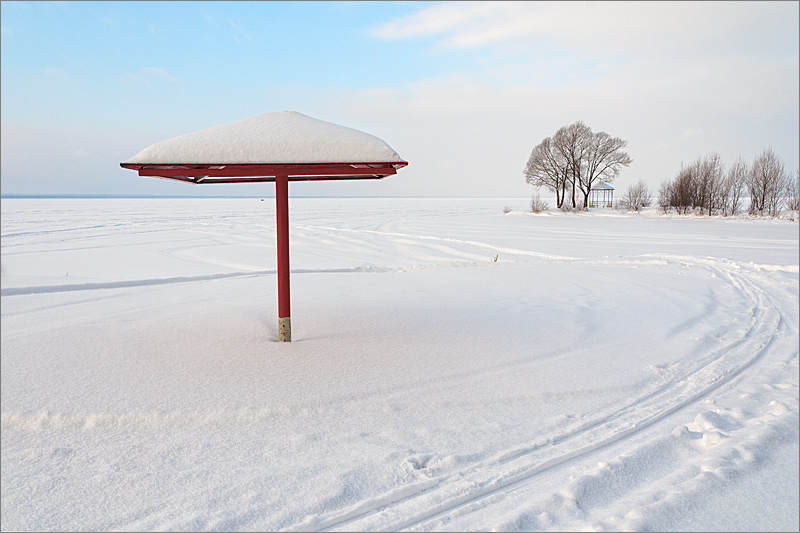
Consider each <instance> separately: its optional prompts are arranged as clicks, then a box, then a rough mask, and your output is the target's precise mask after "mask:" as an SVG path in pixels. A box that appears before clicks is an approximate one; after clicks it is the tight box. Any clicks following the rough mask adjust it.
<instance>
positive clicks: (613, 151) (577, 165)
mask: <svg viewBox="0 0 800 533" xmlns="http://www.w3.org/2000/svg"><path fill="white" fill-rule="evenodd" d="M627 145H628V141H626V140H624V139H620V138H619V137H612V136H611V135H609V134H608V133H606V132H604V131H601V132H597V133H594V132H592V129H591V128H590V127H589V126H587V125H586V124H584V123H583V122H580V121H578V122H575V123H574V124H571V125H569V126H564V127H562V128H559V130H558V131H557V132H556V133H555V135H553V136H552V137H546V138H545V139H543V140H542V142H541V143H539V144H538V145H536V146H535V147H534V149H533V150H532V151H531V155H530V157H529V158H528V164H527V165H526V166H525V170H524V171H523V173H524V174H525V181H527V182H528V183H530V184H531V185H533V186H534V187H545V188H546V189H549V190H551V191H553V192H555V193H556V207H557V208H559V209H561V208H565V207H568V205H569V204H567V205H565V203H566V202H569V203H570V204H571V206H572V209H577V208H579V201H578V194H580V195H582V196H583V198H582V200H583V202H582V204H583V205H581V206H580V207H582V208H584V207H585V208H588V207H591V205H590V202H589V196H590V195H591V194H592V189H593V187H594V185H595V184H596V183H597V182H599V181H603V182H605V183H607V184H608V183H612V182H613V181H614V179H615V178H616V177H617V175H618V174H619V172H620V170H621V167H627V166H628V165H630V164H631V162H632V161H633V160H632V159H631V158H630V156H629V155H628V154H627V153H626V152H624V151H623V149H624V148H625V147H626V146H627ZM568 197H569V199H568Z"/></svg>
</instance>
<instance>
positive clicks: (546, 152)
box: [523, 137, 569, 208]
mask: <svg viewBox="0 0 800 533" xmlns="http://www.w3.org/2000/svg"><path fill="white" fill-rule="evenodd" d="M523 173H524V174H525V181H526V182H527V183H530V184H531V185H533V186H534V187H544V188H546V189H548V190H551V191H554V192H555V193H556V206H557V207H559V208H560V207H561V205H562V203H563V202H564V195H565V193H566V186H567V182H568V180H569V162H568V161H567V160H566V159H565V158H564V156H563V154H562V151H561V150H560V149H558V148H557V147H556V146H555V143H554V142H553V139H552V138H551V137H545V139H544V140H542V142H541V143H539V144H538V145H536V147H534V149H533V150H532V151H531V155H530V157H529V158H528V164H527V165H525V170H524V171H523Z"/></svg>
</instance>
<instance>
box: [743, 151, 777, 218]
mask: <svg viewBox="0 0 800 533" xmlns="http://www.w3.org/2000/svg"><path fill="white" fill-rule="evenodd" d="M747 189H748V191H749V192H750V210H749V212H750V214H759V215H763V214H765V213H766V214H768V215H770V216H778V214H779V213H780V210H781V202H782V200H783V198H782V197H783V193H784V191H785V190H786V171H785V167H784V163H783V161H781V159H780V158H779V157H778V156H777V154H775V152H774V151H773V150H772V148H771V147H770V148H766V149H765V150H764V151H763V152H761V154H759V155H758V156H757V157H756V158H755V160H754V161H753V166H751V167H750V172H749V174H748V177H747Z"/></svg>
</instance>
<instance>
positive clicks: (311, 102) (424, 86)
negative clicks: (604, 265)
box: [0, 1, 800, 197]
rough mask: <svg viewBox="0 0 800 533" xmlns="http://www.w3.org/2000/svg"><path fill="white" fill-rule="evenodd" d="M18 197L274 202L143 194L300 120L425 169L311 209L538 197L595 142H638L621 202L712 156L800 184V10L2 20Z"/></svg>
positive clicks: (641, 6) (330, 191) (9, 141)
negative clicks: (556, 149)
mask: <svg viewBox="0 0 800 533" xmlns="http://www.w3.org/2000/svg"><path fill="white" fill-rule="evenodd" d="M0 9H1V10H2V13H1V14H0V15H1V16H0V22H1V23H2V47H1V51H0V53H1V54H2V57H1V62H0V69H2V70H1V78H0V90H1V91H2V98H1V99H0V114H1V115H2V137H1V139H2V168H1V169H0V170H1V171H2V181H0V187H2V194H3V195H8V194H144V195H148V194H155V195H161V194H165V195H172V194H174V195H193V194H204V195H207V194H213V195H247V194H255V195H259V194H269V190H268V188H269V187H271V185H262V186H254V185H246V186H236V185H214V186H207V187H192V186H189V185H186V184H181V183H172V182H168V181H164V180H154V179H144V178H141V179H140V178H135V174H134V173H133V172H130V171H126V170H123V169H120V168H119V166H118V164H119V162H120V161H122V160H124V159H127V158H129V157H131V156H132V155H134V154H135V153H137V152H138V151H139V150H141V149H142V148H144V147H145V146H147V145H149V144H151V143H154V142H157V141H160V140H163V139H166V138H169V137H172V136H175V135H180V134H182V133H187V132H190V131H195V130H197V129H202V128H207V127H211V126H215V125H219V124H223V123H227V122H232V121H235V120H240V119H244V118H248V117H251V116H254V115H258V114H261V113H267V112H271V111H282V110H296V111H300V112H301V113H305V114H307V115H310V116H313V117H316V118H319V119H322V120H328V121H331V122H335V123H338V124H342V125H345V126H350V127H354V128H357V129H361V130H363V131H366V132H368V133H371V134H373V135H377V136H378V137H381V138H382V139H384V140H385V141H387V142H388V143H389V144H390V145H391V146H392V147H393V148H395V150H397V151H398V153H400V155H401V156H403V157H404V158H405V159H407V160H408V161H409V162H410V165H409V167H407V168H406V169H403V170H402V171H400V173H399V174H398V176H395V177H392V178H388V179H386V180H383V181H380V182H370V183H364V182H359V183H336V184H295V185H293V186H292V187H293V189H294V190H293V191H292V192H293V194H297V195H343V196H346V195H401V196H402V195H407V196H428V195H430V196H499V197H502V196H515V197H519V196H526V195H529V194H530V192H531V191H530V188H529V186H527V185H525V183H524V178H523V176H522V168H523V167H524V165H525V162H526V161H527V158H528V155H529V154H530V150H531V149H532V148H533V146H535V145H536V144H538V143H539V142H540V141H541V140H542V139H543V138H544V137H546V136H549V135H552V134H553V133H554V132H555V131H556V130H557V129H558V128H559V127H560V126H563V125H567V124H570V123H572V122H574V121H576V120H583V121H584V122H586V123H587V124H588V125H589V126H591V127H592V128H593V129H594V130H595V131H600V130H603V131H607V132H609V133H610V134H612V135H615V136H620V137H623V138H625V139H627V140H628V141H629V146H628V151H629V153H630V155H631V156H632V158H633V160H634V162H633V164H632V165H631V166H630V167H629V168H627V169H625V170H623V172H622V174H621V175H620V178H619V179H618V181H617V184H616V185H617V187H618V188H621V187H624V186H625V185H626V184H628V183H633V182H635V181H637V180H639V179H644V180H645V181H646V182H647V183H648V184H650V185H651V186H653V187H656V186H657V185H658V184H659V183H660V182H661V181H662V180H664V179H668V178H672V177H673V176H674V175H675V173H677V171H678V169H679V168H680V165H681V163H682V162H689V161H691V160H693V159H694V158H696V157H698V156H700V155H705V154H707V153H709V152H711V151H716V152H719V153H720V154H721V155H722V158H723V161H724V162H726V163H732V162H733V160H734V159H735V158H737V157H740V156H741V157H743V158H745V159H746V160H752V159H753V157H755V155H757V153H759V152H760V151H761V150H763V149H764V148H766V147H767V146H772V147H773V148H774V149H775V151H776V152H777V153H778V154H779V156H781V157H782V158H783V159H784V160H785V161H786V164H787V168H788V169H789V170H794V169H796V168H798V144H799V143H800V141H799V139H798V129H799V127H798V120H800V119H799V117H798V114H799V113H800V112H799V111H798V92H800V89H799V88H798V55H799V54H798V44H797V43H798V3H797V2H775V3H770V2H753V3H750V2H709V3H689V2H678V3H657V2H642V3H629V2H623V3H583V2H555V3H547V2H510V3H506V2H497V1H494V2H486V3H484V2H450V3H439V2H30V3H29V2H7V1H3V2H2V3H0Z"/></svg>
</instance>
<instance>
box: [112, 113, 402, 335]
mask: <svg viewBox="0 0 800 533" xmlns="http://www.w3.org/2000/svg"><path fill="white" fill-rule="evenodd" d="M406 165H408V163H407V162H406V161H403V159H402V158H401V157H400V156H399V155H397V152H395V151H394V150H393V149H392V148H391V147H390V146H389V145H388V144H386V143H385V142H384V141H383V140H381V139H379V138H377V137H375V136H373V135H370V134H368V133H364V132H362V131H358V130H355V129H352V128H347V127H345V126H339V125H337V124H332V123H330V122H325V121H322V120H318V119H315V118H312V117H309V116H306V115H303V114H301V113H297V112H295V111H281V112H277V113H266V114H263V115H258V116H255V117H252V118H248V119H245V120H240V121H238V122H231V123H229V124H223V125H221V126H216V127H213V128H208V129H205V130H200V131H196V132H193V133H187V134H185V135H180V136H178V137H173V138H172V139H167V140H165V141H161V142H158V143H156V144H153V145H151V146H148V147H147V148H145V149H144V150H142V151H141V152H139V153H138V154H136V155H135V156H133V157H132V158H130V159H128V160H127V161H123V162H122V163H120V166H121V167H123V168H128V169H131V170H136V171H138V173H139V176H150V177H156V178H165V179H171V180H177V181H185V182H187V183H194V184H203V185H205V184H211V183H255V182H266V181H274V182H275V207H276V213H277V241H278V338H279V340H280V341H285V342H291V340H292V319H291V305H290V297H289V182H290V181H317V180H358V179H382V178H385V177H386V176H391V175H392V174H396V173H397V169H399V168H402V167H404V166H406Z"/></svg>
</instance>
